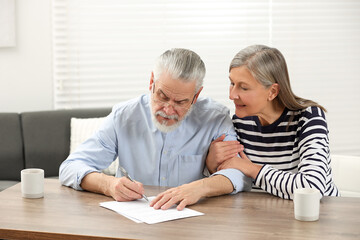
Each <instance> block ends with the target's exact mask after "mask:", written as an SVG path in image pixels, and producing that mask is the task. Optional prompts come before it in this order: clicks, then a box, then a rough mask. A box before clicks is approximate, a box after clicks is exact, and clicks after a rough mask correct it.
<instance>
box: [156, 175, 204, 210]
mask: <svg viewBox="0 0 360 240" xmlns="http://www.w3.org/2000/svg"><path fill="white" fill-rule="evenodd" d="M202 189H203V181H202V180H198V181H195V182H192V183H189V184H184V185H181V186H179V187H175V188H170V189H168V190H166V191H165V192H162V193H160V194H159V195H157V196H156V198H155V199H153V200H152V201H151V202H150V207H154V208H155V209H162V210H166V209H168V208H170V207H171V206H173V205H174V204H177V203H179V205H178V206H177V207H176V209H177V210H180V211H181V210H183V209H184V208H185V207H186V206H187V205H192V204H195V203H197V202H198V201H199V200H200V198H201V197H202V196H203V195H204V194H203V193H202Z"/></svg>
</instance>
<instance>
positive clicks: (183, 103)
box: [152, 82, 196, 111]
mask: <svg viewBox="0 0 360 240" xmlns="http://www.w3.org/2000/svg"><path fill="white" fill-rule="evenodd" d="M152 93H153V94H152V99H153V101H154V102H155V103H157V104H159V105H161V106H166V107H168V106H171V107H172V108H173V109H174V110H177V111H184V110H188V109H189V108H190V106H191V105H192V104H193V103H194V101H195V97H196V94H194V97H193V99H192V101H191V102H190V101H188V100H187V99H184V100H180V101H175V100H173V103H172V104H171V103H170V101H171V100H170V98H169V97H168V96H166V95H165V94H164V93H163V92H162V91H160V92H156V93H155V82H154V83H153V92H152Z"/></svg>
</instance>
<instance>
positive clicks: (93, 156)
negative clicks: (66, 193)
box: [59, 95, 252, 193]
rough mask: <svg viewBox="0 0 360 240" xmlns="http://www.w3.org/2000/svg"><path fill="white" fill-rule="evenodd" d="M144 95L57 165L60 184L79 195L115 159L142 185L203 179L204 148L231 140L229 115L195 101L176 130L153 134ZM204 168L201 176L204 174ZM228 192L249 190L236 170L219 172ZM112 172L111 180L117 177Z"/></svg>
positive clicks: (121, 106) (122, 105) (117, 110)
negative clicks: (230, 188) (84, 182)
mask: <svg viewBox="0 0 360 240" xmlns="http://www.w3.org/2000/svg"><path fill="white" fill-rule="evenodd" d="M149 100H150V95H142V96H140V97H138V98H136V99H133V100H130V101H127V102H123V103H120V104H117V105H115V106H114V107H113V110H112V112H111V113H110V114H109V115H108V116H107V117H106V120H105V121H104V123H103V124H102V126H101V127H100V129H99V131H97V132H96V133H95V134H94V135H93V136H92V137H91V138H89V139H88V140H86V141H85V142H84V143H83V144H81V145H80V146H79V147H78V148H77V149H76V151H75V152H73V153H72V154H70V155H69V157H68V158H67V159H66V160H65V161H64V162H63V163H62V164H61V166H60V171H59V178H60V181H61V183H62V184H63V185H65V186H71V187H72V188H74V189H77V190H82V189H81V187H80V184H81V181H82V179H83V177H84V176H85V175H87V174H89V173H91V172H100V171H101V169H105V168H107V167H108V166H109V165H110V164H111V163H112V162H113V161H114V160H115V159H116V157H117V156H118V157H119V165H121V166H122V167H124V168H125V169H126V170H127V172H128V173H129V175H130V176H131V177H132V178H134V179H135V180H136V181H139V182H141V183H143V184H144V185H155V186H170V187H174V186H179V185H182V184H185V183H190V182H192V181H195V180H198V179H201V178H203V177H205V175H204V173H205V172H206V167H205V160H206V156H207V153H208V149H209V146H210V143H211V142H212V141H213V140H215V139H216V138H218V137H219V136H221V135H222V134H225V135H226V138H225V140H236V133H235V130H234V127H233V124H232V121H231V118H230V116H229V110H228V109H227V108H226V107H224V106H222V105H220V104H219V103H217V102H215V101H213V100H211V99H209V98H199V99H198V100H197V102H196V103H195V104H194V109H193V111H192V112H191V113H190V114H189V115H188V116H187V117H186V118H185V119H184V120H183V121H182V123H181V125H180V126H179V127H178V128H176V129H175V130H173V131H171V132H169V133H163V132H161V131H159V130H158V129H157V128H156V127H155V126H154V124H153V122H152V119H151V107H150V103H149ZM204 169H205V171H204ZM215 174H222V175H224V176H226V177H227V178H229V179H230V181H231V182H232V184H233V186H234V192H233V193H237V192H239V191H243V190H249V189H251V184H252V182H251V179H249V178H247V177H246V176H245V175H244V174H243V173H242V172H241V171H239V170H236V169H225V170H221V171H219V172H216V173H215ZM121 175H122V174H121V172H120V170H119V169H117V173H116V177H121Z"/></svg>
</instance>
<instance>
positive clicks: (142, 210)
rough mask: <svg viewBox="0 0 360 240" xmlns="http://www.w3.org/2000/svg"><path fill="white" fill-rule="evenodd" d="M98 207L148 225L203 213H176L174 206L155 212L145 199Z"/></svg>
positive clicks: (185, 210)
mask: <svg viewBox="0 0 360 240" xmlns="http://www.w3.org/2000/svg"><path fill="white" fill-rule="evenodd" d="M154 198H155V197H149V201H151V200H152V199H154ZM100 206H101V207H104V208H107V209H110V210H113V211H115V212H117V213H119V214H121V215H123V216H124V217H127V218H129V219H131V220H133V221H134V222H137V223H141V222H145V223H148V224H154V223H159V222H165V221H170V220H174V219H179V218H187V217H194V216H200V215H204V213H201V212H198V211H195V210H192V209H189V208H184V209H183V210H182V211H178V210H177V209H176V207H175V206H173V207H172V208H170V209H168V210H161V209H159V210H155V209H154V208H152V207H150V206H149V202H148V201H146V200H145V199H138V200H136V201H131V202H117V201H111V202H102V203H100Z"/></svg>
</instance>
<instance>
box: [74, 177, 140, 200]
mask: <svg viewBox="0 0 360 240" xmlns="http://www.w3.org/2000/svg"><path fill="white" fill-rule="evenodd" d="M81 188H83V189H84V190H87V191H90V192H96V193H102V194H104V195H106V196H110V197H112V198H114V199H115V200H116V201H119V202H124V201H132V200H136V199H140V198H142V194H144V192H145V190H144V187H143V185H142V183H140V182H137V181H135V182H132V181H130V180H129V179H128V178H126V177H121V178H116V177H114V176H108V175H106V174H103V173H98V172H93V173H89V174H88V175H86V176H85V177H84V178H83V179H82V181H81Z"/></svg>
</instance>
